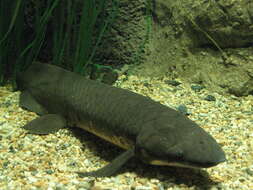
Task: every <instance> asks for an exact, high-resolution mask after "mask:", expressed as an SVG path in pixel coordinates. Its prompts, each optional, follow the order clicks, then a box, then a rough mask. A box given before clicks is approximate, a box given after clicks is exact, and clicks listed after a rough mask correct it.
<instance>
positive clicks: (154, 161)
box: [142, 150, 227, 168]
mask: <svg viewBox="0 0 253 190" xmlns="http://www.w3.org/2000/svg"><path fill="white" fill-rule="evenodd" d="M142 155H143V156H144V157H143V158H144V161H145V162H146V163H149V164H151V165H159V166H172V167H182V168H210V167H213V166H216V165H218V164H220V163H222V162H225V161H226V160H227V159H226V157H225V153H224V152H222V153H221V154H220V155H219V157H217V158H215V159H212V160H190V159H189V160H187V159H183V158H177V159H176V158H175V159H164V158H163V159H159V158H157V157H154V156H152V155H150V154H148V153H147V152H146V151H144V150H142Z"/></svg>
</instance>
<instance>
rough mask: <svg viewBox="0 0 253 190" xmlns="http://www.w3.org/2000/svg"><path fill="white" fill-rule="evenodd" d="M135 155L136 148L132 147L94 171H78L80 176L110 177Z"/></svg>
mask: <svg viewBox="0 0 253 190" xmlns="http://www.w3.org/2000/svg"><path fill="white" fill-rule="evenodd" d="M132 157H134V148H131V149H129V150H127V151H125V152H124V153H122V154H121V155H119V156H118V157H116V158H115V159H114V160H113V161H112V162H111V163H110V164H108V165H106V166H105V167H103V168H101V169H98V170H96V171H93V172H77V173H78V175H79V176H80V177H88V176H93V177H109V176H112V175H114V174H115V173H116V172H117V171H118V170H119V169H120V168H121V167H122V166H123V165H124V164H125V163H126V162H127V161H128V160H129V159H130V158H132Z"/></svg>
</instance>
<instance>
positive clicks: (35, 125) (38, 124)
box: [23, 114, 67, 135]
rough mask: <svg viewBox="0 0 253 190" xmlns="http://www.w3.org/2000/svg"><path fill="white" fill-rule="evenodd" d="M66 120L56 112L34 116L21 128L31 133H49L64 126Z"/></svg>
mask: <svg viewBox="0 0 253 190" xmlns="http://www.w3.org/2000/svg"><path fill="white" fill-rule="evenodd" d="M66 123H67V122H66V120H65V119H64V118H63V117H62V116H60V115H57V114H47V115H43V116H41V117H39V118H36V119H34V120H32V121H31V122H29V123H28V124H26V125H25V126H24V127H23V128H24V129H26V130H28V131H29V132H30V133H32V134H41V135H44V134H49V133H54V132H56V131H58V130H59V129H61V128H64V127H66V125H67V124H66Z"/></svg>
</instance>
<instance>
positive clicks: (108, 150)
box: [71, 128, 219, 190]
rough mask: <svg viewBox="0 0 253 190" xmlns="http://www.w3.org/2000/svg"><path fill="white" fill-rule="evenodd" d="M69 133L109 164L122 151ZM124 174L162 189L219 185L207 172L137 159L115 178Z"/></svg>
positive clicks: (77, 132)
mask: <svg viewBox="0 0 253 190" xmlns="http://www.w3.org/2000/svg"><path fill="white" fill-rule="evenodd" d="M71 132H72V134H73V135H74V136H75V137H76V138H78V139H79V140H80V142H81V143H82V144H83V145H84V146H83V147H85V148H88V149H89V150H90V151H91V152H92V153H93V154H94V155H95V156H98V157H100V158H101V159H103V160H105V161H107V162H111V161H112V160H113V159H114V158H116V157H117V156H118V155H119V154H121V153H122V152H123V151H124V150H122V149H120V148H119V147H117V146H115V145H112V144H111V143H109V142H107V141H105V140H103V139H100V138H99V137H97V136H95V135H93V134H91V133H89V132H86V131H84V130H82V129H79V128H71ZM126 172H128V173H129V172H130V173H136V175H137V176H138V177H141V178H146V179H149V180H151V179H158V180H159V181H160V183H161V184H162V186H163V187H164V189H166V188H169V187H173V186H174V185H175V184H177V185H184V186H186V187H192V186H196V187H197V188H199V189H205V190H208V189H211V188H212V186H214V185H215V186H217V185H218V184H219V182H215V181H213V180H212V179H211V178H210V176H209V174H208V172H207V171H205V170H203V169H190V168H178V167H169V166H153V165H149V164H145V163H143V162H142V161H141V160H139V159H138V158H133V159H131V160H129V162H128V163H126V164H125V165H124V166H123V168H122V169H121V170H120V171H119V172H118V173H117V174H115V176H116V175H119V174H124V173H126Z"/></svg>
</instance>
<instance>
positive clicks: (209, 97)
mask: <svg viewBox="0 0 253 190" xmlns="http://www.w3.org/2000/svg"><path fill="white" fill-rule="evenodd" d="M204 100H207V101H216V98H215V97H214V96H212V95H207V96H206V97H205V98H204Z"/></svg>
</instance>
